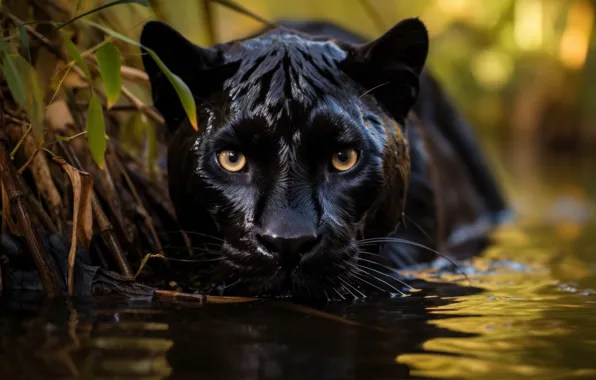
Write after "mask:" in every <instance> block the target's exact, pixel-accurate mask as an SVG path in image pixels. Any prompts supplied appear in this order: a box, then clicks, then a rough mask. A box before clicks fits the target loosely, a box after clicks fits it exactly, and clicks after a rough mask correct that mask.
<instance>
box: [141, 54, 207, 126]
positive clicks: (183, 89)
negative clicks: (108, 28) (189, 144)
mask: <svg viewBox="0 0 596 380" xmlns="http://www.w3.org/2000/svg"><path fill="white" fill-rule="evenodd" d="M145 50H147V52H148V53H149V55H150V56H151V58H153V60H154V61H155V63H157V66H158V67H159V69H160V70H161V72H162V73H164V75H165V76H166V78H168V80H169V81H170V83H171V84H172V86H173V87H174V90H176V93H177V94H178V98H179V99H180V102H181V103H182V107H183V108H184V111H185V112H186V116H187V117H188V121H190V125H192V127H193V129H194V130H195V131H198V130H199V125H198V122H197V108H196V104H195V98H194V96H193V95H192V92H191V91H190V88H188V86H187V85H186V83H184V81H183V80H182V79H180V77H179V76H178V75H176V74H174V73H173V72H171V71H170V70H169V69H168V67H167V66H166V65H165V64H164V63H163V62H162V60H161V59H159V57H158V56H157V54H156V53H155V52H154V51H153V50H151V49H147V48H145Z"/></svg>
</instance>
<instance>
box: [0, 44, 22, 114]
mask: <svg viewBox="0 0 596 380" xmlns="http://www.w3.org/2000/svg"><path fill="white" fill-rule="evenodd" d="M16 60H17V58H15V55H13V54H8V53H7V54H5V55H4V59H3V60H2V67H3V68H4V76H5V77H6V82H7V83H8V88H9V89H10V92H11V94H12V97H13V98H14V100H15V101H16V102H17V103H18V104H19V105H20V106H22V107H23V106H25V85H24V84H23V79H22V78H21V76H20V74H19V70H18V69H17V63H16Z"/></svg>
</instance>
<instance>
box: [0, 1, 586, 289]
mask: <svg viewBox="0 0 596 380" xmlns="http://www.w3.org/2000/svg"><path fill="white" fill-rule="evenodd" d="M239 4H242V6H240V5H239ZM595 9H596V1H594V0H561V1H556V2H554V1H548V0H517V1H513V0H502V1H494V0H420V1H416V2H408V1H373V0H350V1H348V0H345V1H344V0H337V1H325V2H320V1H318V0H308V1H306V0H305V1H302V2H296V3H292V2H280V1H276V0H251V1H242V2H241V3H240V2H237V3H234V2H232V1H228V0H225V1H224V0H218V1H215V0H176V2H173V1H171V0H170V1H166V0H152V1H147V0H0V32H1V35H0V62H1V68H2V72H1V75H0V96H1V97H0V115H1V116H0V179H1V182H2V190H1V194H2V197H1V205H2V214H1V220H2V231H3V232H5V231H9V232H12V233H15V234H18V235H23V236H25V237H26V240H27V244H28V246H29V248H30V249H31V251H32V253H33V255H34V259H35V263H36V265H37V267H38V269H39V270H40V273H42V275H43V282H44V286H45V289H46V291H47V292H48V293H49V294H55V293H56V292H57V282H56V279H55V278H54V277H53V274H52V273H51V271H50V270H49V267H48V265H49V264H48V259H47V255H46V253H45V252H44V249H43V246H42V244H41V243H40V237H39V235H38V234H37V232H36V229H35V228H33V227H34V226H35V227H39V226H41V227H42V228H43V229H44V230H46V231H49V232H52V233H60V234H63V235H65V236H68V237H72V241H71V247H72V250H71V255H70V262H69V263H70V264H71V265H72V260H74V248H75V247H76V246H78V247H82V248H88V247H89V246H90V242H91V240H92V239H97V240H98V250H97V253H96V254H97V255H99V256H101V261H102V262H105V263H106V264H107V266H108V267H110V268H112V269H114V270H117V271H118V272H120V273H121V274H122V275H124V276H126V277H129V278H134V277H135V274H137V272H139V271H138V270H139V269H142V264H143V259H144V258H145V257H146V255H147V254H148V253H153V254H157V255H158V256H159V255H162V254H163V247H165V246H168V245H169V244H172V235H171V234H170V233H169V232H168V227H171V226H175V225H176V221H175V219H176V218H175V214H174V211H173V207H172V205H171V203H170V201H169V199H168V196H167V191H166V182H167V173H166V172H165V170H164V169H165V168H164V164H163V163H164V160H165V159H164V157H165V150H166V145H165V137H166V135H165V130H164V128H163V118H162V117H161V116H160V115H159V113H158V112H157V111H156V110H155V109H154V108H153V107H152V106H151V100H150V91H149V83H148V80H147V76H146V74H145V73H144V72H143V71H142V64H141V59H140V58H141V54H149V55H151V56H152V57H153V59H155V60H156V62H157V63H158V65H159V67H160V68H161V69H162V71H164V73H165V74H166V76H167V77H168V79H169V80H170V81H171V83H172V84H173V85H174V86H175V88H176V90H177V93H178V95H179V97H180V101H181V103H182V104H183V106H184V108H185V110H186V111H187V114H188V115H189V118H190V120H191V122H192V123H193V126H194V127H195V128H200V121H199V120H196V118H195V112H194V107H195V104H194V100H193V97H192V94H191V93H190V91H189V89H188V88H187V87H186V85H185V84H184V83H183V82H182V81H181V80H180V78H178V77H176V76H175V75H174V74H173V73H171V72H170V71H169V70H168V68H167V67H166V66H165V65H164V64H163V63H162V62H161V61H160V59H159V57H157V56H156V55H155V53H154V52H152V51H151V50H148V49H144V48H143V47H141V46H140V45H139V43H138V42H137V41H138V40H139V38H138V37H139V34H140V31H141V28H142V25H143V24H144V22H146V21H148V20H149V19H155V18H158V19H161V20H164V21H166V22H168V23H170V24H172V25H173V26H174V27H175V28H177V29H179V30H180V31H181V32H182V33H183V34H185V35H186V36H187V37H188V38H189V39H191V40H192V41H193V42H196V43H200V44H211V43H214V42H219V41H226V40H230V39H233V38H237V37H241V36H243V35H246V34H247V33H250V32H252V31H254V30H255V29H257V28H260V27H262V24H263V22H266V20H275V19H279V18H289V17H297V18H313V17H314V18H326V19H330V20H332V21H335V22H338V23H340V24H342V25H345V26H347V27H350V28H352V29H354V30H355V31H356V32H360V33H362V34H363V35H365V36H369V37H373V36H375V35H377V34H379V33H381V32H382V31H383V30H384V29H386V28H388V27H389V26H390V25H391V24H392V23H393V22H395V21H396V20H398V19H400V18H403V17H407V16H420V17H421V18H422V19H423V20H424V21H425V23H427V25H428V27H429V31H430V33H431V37H432V45H431V55H430V58H429V66H430V68H431V69H432V70H433V71H434V72H435V73H436V74H437V75H438V76H439V78H440V79H441V80H442V81H443V83H445V84H446V86H447V88H448V90H449V92H450V94H451V95H452V96H454V97H455V100H456V103H457V104H458V105H459V106H460V107H461V109H462V110H463V111H464V113H465V114H466V115H467V116H468V117H469V119H470V120H472V121H473V122H474V124H475V125H479V126H482V128H481V129H480V131H481V132H482V133H485V132H486V133H488V135H489V136H501V137H509V138H511V137H512V136H515V139H510V140H513V141H515V142H516V144H514V146H513V148H514V149H521V150H527V149H528V147H529V146H531V147H535V146H551V147H552V146H554V145H556V146H562V147H567V149H568V148H569V147H572V148H573V149H575V148H576V147H578V146H579V147H581V146H588V147H591V146H592V145H593V144H594V142H596V140H595V139H596V133H594V131H593V128H590V127H589V126H591V125H593V123H594V121H596V114H595V113H594V112H595V111H594V109H593V107H590V104H592V103H593V101H594V100H596V92H595V90H594V88H595V86H593V85H592V83H594V80H595V79H596V71H595V69H594V65H593V64H592V65H590V64H589V62H593V61H594V60H595V59H596V54H595V52H596V48H595V45H596V43H595V42H594V41H595V38H594V36H595V35H596V34H595V33H596V31H595V29H594V28H593V20H594V10H595ZM554 143H556V144H554ZM516 147H517V148H516ZM573 149H572V150H573ZM185 241H188V239H185ZM143 273H144V274H146V275H147V276H150V272H148V271H145V272H143ZM0 275H1V273H0ZM70 276H72V274H71V273H69V278H71V277H70ZM162 285H163V286H164V287H166V286H169V285H168V284H162ZM172 287H173V288H176V285H175V284H173V285H172Z"/></svg>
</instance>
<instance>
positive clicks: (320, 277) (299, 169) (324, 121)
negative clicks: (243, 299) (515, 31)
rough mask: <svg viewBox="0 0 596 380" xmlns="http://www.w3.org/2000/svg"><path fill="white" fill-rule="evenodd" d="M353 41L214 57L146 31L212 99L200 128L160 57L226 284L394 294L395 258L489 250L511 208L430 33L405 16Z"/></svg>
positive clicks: (247, 48) (167, 112)
mask: <svg viewBox="0 0 596 380" xmlns="http://www.w3.org/2000/svg"><path fill="white" fill-rule="evenodd" d="M301 29H302V30H301ZM308 31H310V32H313V31H314V32H315V33H307V32H308ZM326 34H327V35H331V37H328V36H326ZM341 34H342V31H341V30H340V29H338V28H335V27H333V26H332V25H329V24H324V23H323V24H320V23H295V22H289V23H285V26H283V23H282V26H279V27H277V28H272V29H267V30H264V31H262V32H260V33H258V34H256V35H253V36H250V37H247V38H243V39H239V40H235V41H232V42H228V43H222V44H217V45H215V46H212V47H199V46H196V45H194V44H192V43H190V42H189V41H188V40H187V39H186V38H184V37H183V36H182V35H180V34H179V33H178V32H177V31H175V30H174V29H172V28H171V27H169V26H167V25H166V24H164V23H161V22H157V21H152V22H149V23H147V24H146V25H145V27H144V29H143V32H142V35H141V43H142V44H143V45H144V46H146V47H148V48H151V49H153V50H154V51H155V52H156V53H157V54H158V55H159V56H160V57H161V59H162V60H163V61H164V63H165V64H166V65H167V66H168V67H169V68H170V69H171V70H172V71H173V72H174V73H175V74H176V75H178V76H179V77H180V78H181V79H182V80H183V81H184V82H186V83H187V84H188V85H189V87H190V88H191V90H192V92H193V94H194V95H195V97H196V100H197V105H198V111H197V113H198V120H199V124H200V125H199V130H198V131H195V130H193V128H191V126H190V124H189V122H188V120H187V118H186V117H185V113H184V111H183V109H182V107H181V105H180V103H179V101H178V99H177V96H176V93H175V90H174V88H173V87H172V86H171V84H170V83H169V81H168V80H167V78H166V77H165V76H164V75H163V74H162V72H161V71H160V70H159V68H158V67H157V65H156V63H155V62H154V61H153V59H152V58H151V57H150V56H149V55H145V56H144V58H143V63H144V66H145V69H146V72H147V73H148V75H149V78H150V82H151V88H152V94H153V100H154V105H155V107H156V108H157V109H158V110H159V111H160V112H161V114H162V115H163V116H164V118H165V120H166V123H167V125H168V127H169V131H170V132H171V134H172V138H171V142H170V144H169V151H168V172H169V191H170V197H171V199H172V201H173V203H174V205H175V208H176V212H177V216H178V218H179V222H180V223H181V226H182V227H183V229H185V230H186V231H189V232H191V233H192V232H198V233H199V234H200V235H195V236H199V237H198V239H197V240H198V241H199V243H200V242H201V241H202V242H204V243H208V244H213V243H214V242H217V243H218V245H219V246H218V247H217V250H218V259H219V261H217V264H215V265H214V270H213V271H212V274H213V275H214V276H213V278H210V285H211V286H213V285H214V286H215V287H218V286H219V287H220V289H224V288H225V289H226V293H228V294H230V293H232V294H243V295H273V296H290V295H296V294H303V293H304V294H309V295H313V294H319V295H322V294H326V295H327V296H329V293H333V292H336V293H340V294H342V293H354V292H356V291H359V290H360V289H361V287H363V286H365V285H366V284H368V285H375V281H377V283H376V286H375V287H377V288H379V287H380V288H383V289H388V288H387V286H388V285H389V286H390V283H391V280H389V279H387V278H385V277H383V276H381V275H378V276H377V275H375V273H378V270H379V269H380V268H381V266H382V267H383V268H387V265H385V264H387V263H385V264H381V262H380V261H379V259H381V260H382V259H385V260H387V261H388V263H390V265H391V268H399V267H405V266H408V265H412V264H416V263H420V262H424V261H428V260H431V259H432V258H435V257H436V253H435V252H433V251H434V250H444V249H447V250H449V251H450V252H452V251H453V252H456V251H457V249H455V248H459V250H460V251H470V250H471V248H476V249H477V248H478V247H479V246H480V244H482V241H484V240H485V239H483V237H485V236H486V233H487V232H488V231H489V230H490V228H491V227H492V226H493V224H494V223H495V222H496V221H497V220H498V216H499V212H501V211H503V210H504V209H505V203H504V201H503V199H502V197H501V195H500V194H499V191H498V189H497V187H496V185H495V183H494V181H493V179H492V177H491V176H490V171H489V169H488V166H487V165H486V164H485V162H484V159H483V157H482V155H481V153H480V151H479V148H478V146H477V144H476V142H475V141H474V140H473V139H472V138H471V132H470V131H469V130H468V129H467V127H466V126H465V125H464V124H463V122H462V121H461V120H460V119H458V117H457V114H456V113H455V111H454V110H453V108H452V107H451V105H450V104H449V102H448V101H447V99H446V98H445V97H444V96H443V94H442V92H441V90H440V87H439V86H438V84H437V83H436V81H435V80H434V79H433V78H432V76H431V75H430V74H428V73H427V72H426V71H425V70H424V68H425V63H426V62H425V61H426V58H427V53H428V48H429V39H428V33H427V30H426V27H425V25H424V24H423V22H421V21H420V20H419V19H417V18H411V19H405V20H403V21H401V22H399V23H397V24H396V25H395V26H394V27H392V28H391V29H390V30H389V31H387V32H386V33H384V34H383V35H382V36H380V37H379V38H377V39H376V40H374V41H371V42H363V41H358V40H357V37H354V36H349V35H348V36H347V37H348V38H344V39H338V38H334V35H335V36H338V35H341ZM343 34H344V35H345V34H346V33H345V32H343ZM350 37H351V38H350ZM470 227H472V228H470ZM200 236H203V237H204V238H202V239H201V238H200ZM462 237H463V238H462ZM387 243H389V244H387ZM456 246H457V247H456ZM462 247H464V248H462ZM373 262H374V263H373ZM377 262H379V264H377ZM375 265H376V266H375ZM379 276H381V277H379ZM385 276H386V274H385ZM383 278H385V281H382V279H383Z"/></svg>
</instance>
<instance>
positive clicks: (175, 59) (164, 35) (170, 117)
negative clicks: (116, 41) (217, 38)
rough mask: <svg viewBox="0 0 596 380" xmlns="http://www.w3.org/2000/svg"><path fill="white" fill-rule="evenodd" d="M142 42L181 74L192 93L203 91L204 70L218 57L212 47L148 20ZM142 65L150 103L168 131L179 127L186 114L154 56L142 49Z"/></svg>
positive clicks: (171, 69) (213, 63)
mask: <svg viewBox="0 0 596 380" xmlns="http://www.w3.org/2000/svg"><path fill="white" fill-rule="evenodd" d="M140 40H141V44H142V45H143V46H144V47H147V48H149V49H151V50H153V51H154V52H155V53H156V54H157V56H158V57H159V58H160V59H161V60H162V62H163V63H164V64H165V65H166V66H167V67H168V69H169V70H170V71H172V72H173V73H174V74H176V75H177V76H179V77H180V79H182V80H183V81H184V82H185V83H186V84H187V85H188V87H189V88H190V89H191V91H193V93H195V91H197V89H199V88H200V89H201V91H204V90H205V88H206V87H207V85H208V83H204V82H205V80H204V78H206V77H208V76H207V75H206V72H207V71H208V70H209V69H210V68H211V67H213V66H214V65H215V64H216V62H217V60H218V51H217V49H215V48H202V47H200V46H197V45H195V44H193V43H192V42H190V41H189V40H187V39H186V38H185V37H184V36H182V35H181V34H180V33H179V32H177V31H176V30H174V29H173V28H172V27H170V26H169V25H167V24H165V23H163V22H159V21H149V22H147V23H146V24H145V25H144V27H143V31H142V32H141V38H140ZM142 52H143V55H142V57H143V65H144V66H145V71H146V72H147V75H148V76H149V82H150V83H151V94H152V97H153V105H154V106H155V107H156V108H157V110H158V111H159V112H160V113H161V114H162V116H163V117H164V119H165V121H166V124H167V126H168V128H169V129H170V130H174V129H176V128H178V126H179V125H180V123H181V122H182V121H184V120H185V118H186V114H185V113H184V109H183V108H182V104H181V103H180V100H179V98H178V95H177V93H176V91H175V90H174V87H173V86H172V85H171V84H170V82H169V81H168V79H167V77H166V76H165V75H164V74H163V72H162V71H161V70H160V69H159V67H158V66H157V64H156V63H155V61H154V60H153V58H152V57H151V56H150V55H149V54H148V53H147V52H146V51H144V49H143V51H142Z"/></svg>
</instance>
